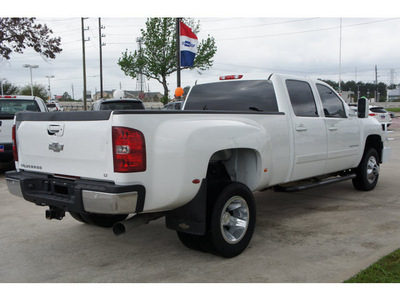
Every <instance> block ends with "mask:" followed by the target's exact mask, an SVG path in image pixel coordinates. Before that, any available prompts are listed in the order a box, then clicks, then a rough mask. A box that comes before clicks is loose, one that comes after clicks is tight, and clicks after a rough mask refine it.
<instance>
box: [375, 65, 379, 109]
mask: <svg viewBox="0 0 400 300" xmlns="http://www.w3.org/2000/svg"><path fill="white" fill-rule="evenodd" d="M375 102H379V99H378V67H377V66H376V65H375Z"/></svg>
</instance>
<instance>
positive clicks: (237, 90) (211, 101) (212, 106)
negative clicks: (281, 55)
mask: <svg viewBox="0 0 400 300" xmlns="http://www.w3.org/2000/svg"><path fill="white" fill-rule="evenodd" d="M184 110H216V111H235V112H278V104H277V100H276V96H275V91H274V87H273V85H272V82H271V81H269V80H241V81H226V82H216V83H210V84H202V85H196V86H194V87H193V88H192V90H191V91H190V94H189V95H188V98H187V100H186V103H185V106H184Z"/></svg>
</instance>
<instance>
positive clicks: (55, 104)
mask: <svg viewBox="0 0 400 300" xmlns="http://www.w3.org/2000/svg"><path fill="white" fill-rule="evenodd" d="M46 107H47V109H48V110H49V111H64V108H62V107H61V105H60V104H59V103H58V102H52V103H46Z"/></svg>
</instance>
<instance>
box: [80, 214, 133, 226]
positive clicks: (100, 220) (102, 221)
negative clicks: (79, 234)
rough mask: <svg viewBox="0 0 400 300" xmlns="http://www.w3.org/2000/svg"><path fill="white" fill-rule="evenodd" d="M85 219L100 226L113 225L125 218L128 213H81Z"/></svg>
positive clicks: (88, 222)
mask: <svg viewBox="0 0 400 300" xmlns="http://www.w3.org/2000/svg"><path fill="white" fill-rule="evenodd" d="M80 215H81V217H82V219H83V221H84V222H85V223H87V224H90V225H96V226H100V227H106V228H109V227H112V226H113V225H114V224H115V223H117V222H121V221H123V220H125V219H126V218H127V217H128V215H125V214H124V215H103V214H91V213H81V214H80Z"/></svg>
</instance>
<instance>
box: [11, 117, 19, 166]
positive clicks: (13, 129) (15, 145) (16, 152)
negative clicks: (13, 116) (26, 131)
mask: <svg viewBox="0 0 400 300" xmlns="http://www.w3.org/2000/svg"><path fill="white" fill-rule="evenodd" d="M16 130H17V129H16V127H15V125H14V126H13V127H12V142H13V155H14V161H18V150H17V132H16Z"/></svg>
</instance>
